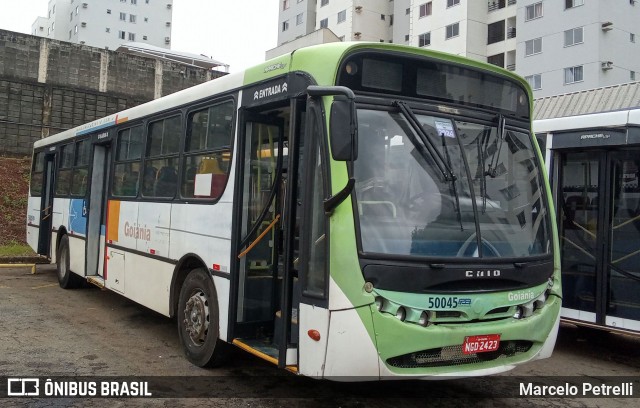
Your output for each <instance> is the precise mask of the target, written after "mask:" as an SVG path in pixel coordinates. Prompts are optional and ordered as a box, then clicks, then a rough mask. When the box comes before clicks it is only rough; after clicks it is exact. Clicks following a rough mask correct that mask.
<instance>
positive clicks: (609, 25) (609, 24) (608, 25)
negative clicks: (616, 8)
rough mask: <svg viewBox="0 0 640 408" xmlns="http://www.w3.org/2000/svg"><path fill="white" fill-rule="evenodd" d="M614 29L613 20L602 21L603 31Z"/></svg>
mask: <svg viewBox="0 0 640 408" xmlns="http://www.w3.org/2000/svg"><path fill="white" fill-rule="evenodd" d="M611 30H613V23H612V22H611V21H606V22H604V23H602V31H611Z"/></svg>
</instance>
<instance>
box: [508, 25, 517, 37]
mask: <svg viewBox="0 0 640 408" xmlns="http://www.w3.org/2000/svg"><path fill="white" fill-rule="evenodd" d="M507 38H516V28H515V27H509V28H507Z"/></svg>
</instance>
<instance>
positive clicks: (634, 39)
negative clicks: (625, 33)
mask: <svg viewBox="0 0 640 408" xmlns="http://www.w3.org/2000/svg"><path fill="white" fill-rule="evenodd" d="M629 41H631V42H632V43H634V42H636V35H635V34H634V33H629Z"/></svg>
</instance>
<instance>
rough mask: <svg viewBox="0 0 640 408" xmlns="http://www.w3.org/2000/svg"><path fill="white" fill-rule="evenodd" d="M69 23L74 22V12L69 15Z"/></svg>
mask: <svg viewBox="0 0 640 408" xmlns="http://www.w3.org/2000/svg"><path fill="white" fill-rule="evenodd" d="M69 21H73V11H72V12H71V14H69Z"/></svg>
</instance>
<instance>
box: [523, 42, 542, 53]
mask: <svg viewBox="0 0 640 408" xmlns="http://www.w3.org/2000/svg"><path fill="white" fill-rule="evenodd" d="M541 52H542V37H541V38H534V39H533V40H529V41H525V42H524V55H525V57H528V56H529V55H534V54H540V53H541Z"/></svg>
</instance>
